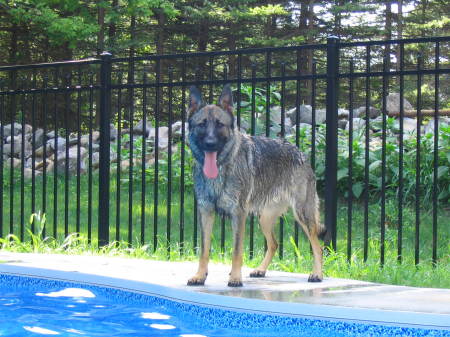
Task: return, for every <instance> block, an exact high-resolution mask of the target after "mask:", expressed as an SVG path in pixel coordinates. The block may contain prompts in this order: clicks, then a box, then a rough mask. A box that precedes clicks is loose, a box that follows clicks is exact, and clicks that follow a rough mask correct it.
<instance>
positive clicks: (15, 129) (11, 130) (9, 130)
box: [3, 123, 33, 137]
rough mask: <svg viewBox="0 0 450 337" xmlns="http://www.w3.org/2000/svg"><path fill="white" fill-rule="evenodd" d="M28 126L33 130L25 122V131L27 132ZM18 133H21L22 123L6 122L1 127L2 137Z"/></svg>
mask: <svg viewBox="0 0 450 337" xmlns="http://www.w3.org/2000/svg"><path fill="white" fill-rule="evenodd" d="M30 128H31V130H33V128H32V127H31V126H30V125H28V124H25V133H29V129H30ZM20 133H22V124H20V123H14V124H7V125H5V126H4V127H3V136H4V137H8V136H11V135H13V136H17V135H18V134H20Z"/></svg>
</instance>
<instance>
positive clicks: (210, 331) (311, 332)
mask: <svg viewBox="0 0 450 337" xmlns="http://www.w3.org/2000/svg"><path fill="white" fill-rule="evenodd" d="M218 305H220V303H218ZM52 335H56V336H77V337H79V336H89V337H95V336H166V337H174V336H177V337H213V336H214V337H215V336H220V337H247V336H248V337H250V336H255V337H256V336H259V337H294V336H315V337H340V336H414V337H422V336H446V337H450V331H444V330H425V329H414V328H404V327H403V328H401V327H387V326H381V325H366V324H360V323H346V322H333V321H326V320H313V319H306V318H297V317H295V318H292V317H286V316H276V315H263V314H256V313H245V312H236V311H230V310H224V309H219V308H209V307H202V306H197V305H192V304H187V303H182V302H177V301H172V300H168V299H164V298H160V297H154V296H149V295H145V294H140V293H134V292H131V291H124V290H118V289H112V288H105V287H100V286H93V285H84V284H77V283H72V282H65V281H64V282H63V281H55V280H46V279H39V278H31V277H22V276H14V275H4V274H0V336H52Z"/></svg>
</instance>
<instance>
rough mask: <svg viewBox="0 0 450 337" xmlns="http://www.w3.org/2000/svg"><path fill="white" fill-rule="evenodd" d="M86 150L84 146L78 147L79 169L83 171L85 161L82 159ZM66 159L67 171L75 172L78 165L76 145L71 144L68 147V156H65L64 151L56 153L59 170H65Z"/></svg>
mask: <svg viewBox="0 0 450 337" xmlns="http://www.w3.org/2000/svg"><path fill="white" fill-rule="evenodd" d="M87 153H88V151H87V150H86V149H85V148H84V147H80V171H81V173H84V172H85V171H86V163H85V161H84V160H83V159H84V158H85V157H86V155H87ZM66 161H67V165H68V169H69V173H75V172H77V165H78V147H77V146H73V147H71V148H69V156H68V157H66V151H62V152H59V153H58V160H57V162H56V165H57V166H58V171H59V172H65V169H66Z"/></svg>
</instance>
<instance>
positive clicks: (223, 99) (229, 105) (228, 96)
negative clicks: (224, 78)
mask: <svg viewBox="0 0 450 337" xmlns="http://www.w3.org/2000/svg"><path fill="white" fill-rule="evenodd" d="M219 105H220V106H221V108H222V109H224V110H225V111H228V112H229V113H230V114H233V93H232V92H231V87H230V85H229V84H227V85H226V86H224V87H223V90H222V94H221V95H220V98H219Z"/></svg>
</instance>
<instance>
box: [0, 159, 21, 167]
mask: <svg viewBox="0 0 450 337" xmlns="http://www.w3.org/2000/svg"><path fill="white" fill-rule="evenodd" d="M11 163H12V167H13V168H19V167H20V165H21V164H22V161H21V160H20V159H17V158H8V159H6V160H5V162H4V163H3V167H4V168H10V167H11Z"/></svg>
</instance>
